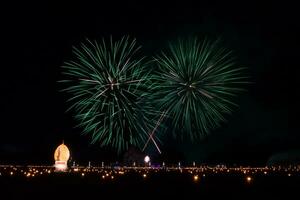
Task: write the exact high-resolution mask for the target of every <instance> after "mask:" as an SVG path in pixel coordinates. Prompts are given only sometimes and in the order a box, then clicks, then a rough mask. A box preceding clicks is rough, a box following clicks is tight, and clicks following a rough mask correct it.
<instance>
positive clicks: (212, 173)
mask: <svg viewBox="0 0 300 200" xmlns="http://www.w3.org/2000/svg"><path fill="white" fill-rule="evenodd" d="M11 172H12V173H11ZM33 175H34V176H33ZM299 192H300V176H299V172H296V171H293V172H290V171H280V172H279V171H272V170H270V169H262V170H256V171H254V170H228V171H227V169H222V170H220V169H216V170H214V169H210V170H203V169H202V170H199V169H197V170H195V169H184V170H178V169H173V170H172V169H170V170H166V169H159V170H157V169H151V170H149V169H127V170H124V169H117V170H116V169H94V170H89V169H83V168H82V169H76V171H74V170H72V171H70V172H67V173H55V172H53V170H52V171H50V170H49V169H38V170H36V171H34V170H31V171H29V170H28V169H27V170H26V169H23V170H19V169H18V170H15V171H13V170H11V169H10V170H7V169H6V170H4V171H3V170H2V174H1V176H0V193H1V199H87V198H90V199H104V198H112V199H115V198H119V199H150V198H152V199H192V198H193V199H201V198H209V199H216V198H218V199H219V198H222V199H261V198H265V199H270V198H274V197H276V198H280V199H288V198H292V197H293V196H295V195H297V196H298V194H299ZM2 197H3V198H2Z"/></svg>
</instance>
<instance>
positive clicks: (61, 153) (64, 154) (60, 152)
mask: <svg viewBox="0 0 300 200" xmlns="http://www.w3.org/2000/svg"><path fill="white" fill-rule="evenodd" d="M69 158H70V151H69V149H68V147H67V146H66V145H65V144H64V143H62V144H61V145H59V146H58V147H57V148H56V150H55V152H54V160H55V161H64V162H67V161H68V160H69Z"/></svg>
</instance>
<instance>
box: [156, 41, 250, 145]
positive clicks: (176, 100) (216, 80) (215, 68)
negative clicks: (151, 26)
mask: <svg viewBox="0 0 300 200" xmlns="http://www.w3.org/2000/svg"><path fill="white" fill-rule="evenodd" d="M234 60H235V59H234V57H233V56H232V53H231V52H230V51H228V50H226V49H224V48H222V47H220V46H219V41H214V42H211V41H208V40H206V39H205V40H203V41H202V42H200V41H198V39H192V40H187V41H182V40H180V41H178V42H177V43H175V44H170V45H169V48H168V50H167V51H165V52H162V53H161V55H159V56H157V57H156V61H157V65H158V71H157V73H156V75H155V81H156V84H157V86H156V92H155V95H154V96H153V97H154V102H155V104H156V105H157V106H158V107H159V110H160V111H165V112H166V113H167V114H168V117H169V118H170V121H171V123H172V126H173V130H174V132H173V133H175V131H176V132H185V133H187V134H189V137H190V138H191V140H193V139H195V138H201V137H202V136H204V135H206V134H207V133H209V131H210V130H211V129H213V128H216V127H218V126H220V124H221V122H222V121H225V115H226V114H229V113H231V111H232V108H233V107H234V106H236V104H235V103H234V102H233V101H232V100H233V97H234V96H235V95H236V94H237V93H239V92H240V91H241V90H243V89H241V88H240V86H241V84H242V83H245V81H244V79H245V78H246V77H244V76H243V70H244V69H245V68H242V67H238V66H236V64H235V61H234ZM176 135H178V134H175V136H176ZM181 136H182V135H181Z"/></svg>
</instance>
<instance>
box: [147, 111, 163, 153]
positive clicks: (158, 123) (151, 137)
mask: <svg viewBox="0 0 300 200" xmlns="http://www.w3.org/2000/svg"><path fill="white" fill-rule="evenodd" d="M165 116H166V111H163V113H162V114H161V115H160V118H159V119H158V121H157V123H156V125H155V127H154V129H153V130H152V132H151V133H150V134H149V137H148V140H147V142H146V143H145V145H144V147H143V151H145V149H146V147H147V145H148V143H149V141H150V139H151V140H152V141H153V143H154V144H155V146H156V148H157V150H158V152H159V153H160V154H161V151H160V149H159V148H158V145H157V144H156V142H155V140H154V138H153V135H154V133H155V131H156V129H157V128H158V126H159V125H160V124H161V122H162V120H163V119H164V118H165Z"/></svg>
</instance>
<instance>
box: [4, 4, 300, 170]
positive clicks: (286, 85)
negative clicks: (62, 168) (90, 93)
mask: <svg viewBox="0 0 300 200" xmlns="http://www.w3.org/2000/svg"><path fill="white" fill-rule="evenodd" d="M45 2H46V1H44V3H39V4H36V3H31V4H29V3H23V4H19V3H17V2H16V3H12V5H8V6H7V7H5V6H4V7H3V9H4V10H5V12H4V13H3V17H2V19H1V20H2V21H3V23H1V32H2V33H1V35H2V36H1V52H3V53H1V72H0V74H1V84H0V89H1V98H0V106H1V108H0V110H1V111H0V112H1V119H0V124H1V129H0V134H1V137H0V163H1V162H18V163H46V164H52V154H53V151H54V149H55V148H56V146H57V145H58V144H59V143H60V142H61V141H62V140H63V139H64V140H65V142H66V143H67V144H68V146H70V148H71V150H72V156H73V158H74V159H75V160H79V161H82V162H86V161H87V160H95V161H99V162H100V161H101V160H110V159H111V160H114V159H120V158H117V157H114V156H112V155H114V154H113V153H111V152H110V151H109V150H108V149H106V150H104V149H100V148H99V147H97V146H92V145H89V140H88V137H86V136H81V135H80V129H76V128H74V126H75V122H74V121H73V119H72V117H71V113H65V110H66V109H67V107H68V105H67V103H65V100H66V97H65V96H64V94H63V93H60V92H59V89H61V88H60V85H59V84H58V83H57V81H58V80H60V79H61V69H60V66H61V64H62V63H63V61H64V60H65V59H67V58H70V55H71V50H72V45H77V44H78V43H80V42H81V41H83V40H84V39H85V38H90V39H98V38H99V39H100V38H102V37H107V36H110V35H112V36H113V37H114V38H119V37H120V36H122V35H130V36H133V37H136V38H137V40H138V42H139V43H140V44H141V45H143V47H144V52H145V53H146V54H147V55H150V56H151V55H154V54H156V53H157V52H158V51H159V50H160V49H161V48H163V47H164V46H165V44H166V42H168V41H172V40H174V39H176V38H177V37H189V36H191V35H199V36H208V37H212V38H214V37H219V36H221V37H222V39H223V41H224V45H225V47H227V48H230V49H232V50H234V52H235V54H236V56H237V57H238V62H239V63H240V64H241V65H243V66H246V67H248V68H249V73H250V75H251V79H252V81H253V82H254V84H252V85H249V86H248V87H247V89H248V92H246V93H244V94H242V95H241V96H240V97H239V98H238V99H237V101H238V103H239V105H240V108H239V109H237V110H236V111H235V112H234V113H233V115H232V116H230V117H229V118H228V123H226V124H224V125H223V126H222V127H221V128H219V129H217V130H215V131H213V132H212V133H211V135H209V136H208V137H207V138H205V139H204V140H203V141H200V142H198V143H194V144H190V142H188V141H174V140H172V139H169V140H168V141H165V144H164V146H163V147H162V149H163V151H164V155H163V159H167V160H168V159H169V160H174V161H177V160H182V161H187V162H188V161H192V160H197V161H199V162H208V163H230V164H232V163H238V164H245V165H248V164H249V165H264V164H265V163H266V162H267V160H268V158H269V157H270V156H271V155H273V154H276V153H280V152H286V151H288V152H289V151H295V150H299V149H300V145H299V140H300V134H299V128H291V127H290V120H291V119H290V113H289V107H295V105H296V104H294V103H293V102H292V101H291V97H290V90H291V89H293V88H291V86H294V87H295V88H296V86H295V84H296V80H295V79H293V78H292V73H293V72H294V70H295V68H296V67H298V66H299V64H298V63H297V62H296V60H293V59H292V54H293V53H294V52H297V51H299V48H296V46H297V45H296V44H295V41H294V42H288V41H289V40H290V39H291V38H293V37H294V36H295V35H296V33H295V32H294V31H293V30H292V29H297V26H298V23H296V22H295V21H296V20H295V21H293V19H295V16H293V15H294V13H293V11H292V10H290V9H286V8H288V6H283V5H282V4H277V5H274V4H265V5H262V4H261V3H255V2H254V1H249V3H246V2H243V3H240V4H236V3H229V2H227V1H226V3H222V4H220V3H218V4H213V3H198V4H196V3H189V4H184V2H180V3H174V2H173V3H169V4H166V5H162V4H154V3H141V2H139V3H137V2H133V1H131V2H126V3H122V4H120V3H99V4H96V3H90V2H87V1H82V2H81V3H74V2H70V3H61V2H60V3H52V2H51V1H49V2H48V3H45ZM99 2H100V1H99ZM298 46H299V45H298ZM298 60H299V59H298ZM295 88H294V93H293V94H294V96H296V94H297V93H298V92H297V91H298V90H296V89H295ZM295 91H296V92H295Z"/></svg>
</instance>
